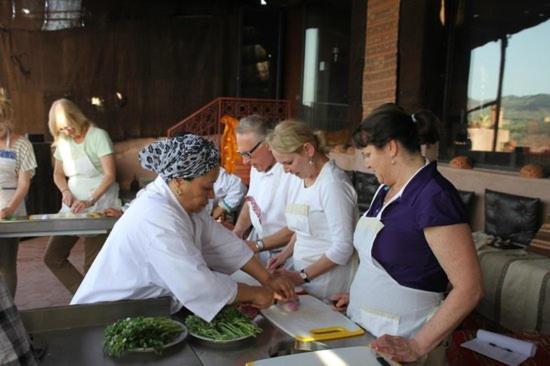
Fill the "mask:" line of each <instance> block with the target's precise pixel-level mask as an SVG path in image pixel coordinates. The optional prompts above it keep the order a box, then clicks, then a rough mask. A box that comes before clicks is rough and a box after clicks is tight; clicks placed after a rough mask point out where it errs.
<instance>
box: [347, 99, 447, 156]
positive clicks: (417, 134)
mask: <svg viewBox="0 0 550 366" xmlns="http://www.w3.org/2000/svg"><path fill="white" fill-rule="evenodd" d="M438 128H439V119H438V118H437V116H436V115H435V114H433V113H432V112H431V111H429V110H427V109H421V110H419V111H418V112H416V113H414V114H412V115H411V114H408V113H407V112H406V111H405V110H404V109H403V108H401V107H400V106H398V105H397V104H393V103H386V104H382V105H381V106H379V107H378V108H376V109H375V110H373V111H372V113H371V114H369V115H368V117H367V118H365V119H364V120H363V122H361V124H360V125H359V127H357V129H356V130H355V131H354V132H353V141H354V142H355V145H356V146H357V147H360V148H362V147H365V146H367V145H374V146H375V147H377V148H381V147H384V146H385V145H386V144H387V143H388V142H390V140H397V141H399V142H400V143H401V145H403V146H404V147H405V149H407V151H408V152H410V153H415V152H418V151H420V145H422V144H433V143H436V142H437V141H439V132H438Z"/></svg>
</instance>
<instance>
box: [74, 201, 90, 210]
mask: <svg viewBox="0 0 550 366" xmlns="http://www.w3.org/2000/svg"><path fill="white" fill-rule="evenodd" d="M92 205H93V202H92V201H84V200H82V201H80V200H78V201H74V202H73V204H72V206H71V212H72V213H79V212H82V210H85V209H87V208H88V207H91V206H92Z"/></svg>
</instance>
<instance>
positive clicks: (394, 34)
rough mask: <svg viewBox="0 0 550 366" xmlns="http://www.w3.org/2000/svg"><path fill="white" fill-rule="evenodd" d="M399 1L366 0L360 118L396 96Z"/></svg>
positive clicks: (394, 99) (393, 100)
mask: <svg viewBox="0 0 550 366" xmlns="http://www.w3.org/2000/svg"><path fill="white" fill-rule="evenodd" d="M399 5H400V0H369V1H368V3H367V24H366V37H365V67H364V70H363V117H366V116H367V115H368V114H369V113H370V112H371V111H372V110H373V109H374V108H376V107H377V106H379V105H380V104H382V103H388V102H395V101H396V95H397V64H398V58H397V55H398V43H397V41H398V31H399Z"/></svg>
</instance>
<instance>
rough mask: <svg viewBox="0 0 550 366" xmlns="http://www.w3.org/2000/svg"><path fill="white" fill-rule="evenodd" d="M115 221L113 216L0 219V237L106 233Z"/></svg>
mask: <svg viewBox="0 0 550 366" xmlns="http://www.w3.org/2000/svg"><path fill="white" fill-rule="evenodd" d="M116 221H117V218H114V217H101V218H78V219H76V218H75V219H45V220H28V219H27V220H22V219H19V220H15V221H0V238H22V237H32V236H53V235H97V234H106V233H107V232H108V231H109V230H111V229H112V228H113V226H114V225H115V222H116Z"/></svg>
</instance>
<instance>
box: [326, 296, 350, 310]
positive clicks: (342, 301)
mask: <svg viewBox="0 0 550 366" xmlns="http://www.w3.org/2000/svg"><path fill="white" fill-rule="evenodd" d="M328 299H329V300H330V301H332V305H331V307H332V310H336V311H339V312H344V311H346V308H347V307H348V304H349V293H347V292H342V293H339V294H334V295H332V296H330V297H329V298H328Z"/></svg>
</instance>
